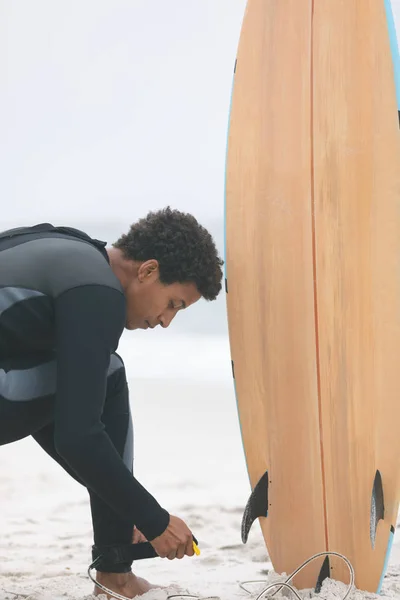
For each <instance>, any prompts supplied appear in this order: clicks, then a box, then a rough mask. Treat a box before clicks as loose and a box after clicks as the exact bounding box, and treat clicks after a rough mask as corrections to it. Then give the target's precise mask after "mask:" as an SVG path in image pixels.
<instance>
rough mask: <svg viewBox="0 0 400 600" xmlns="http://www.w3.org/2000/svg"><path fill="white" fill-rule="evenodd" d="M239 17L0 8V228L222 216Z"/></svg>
mask: <svg viewBox="0 0 400 600" xmlns="http://www.w3.org/2000/svg"><path fill="white" fill-rule="evenodd" d="M392 4H393V9H394V12H395V17H396V24H397V25H398V23H399V17H400V0H392ZM244 10H245V0H35V1H32V0H18V2H17V1H15V0H0V164H1V170H0V199H1V200H0V202H1V223H3V224H5V223H8V222H12V223H14V222H17V223H22V222H24V223H25V222H28V221H31V220H34V221H42V220H55V221H57V222H59V220H62V221H64V222H65V219H68V218H74V219H76V218H77V217H79V218H80V219H83V220H89V221H104V220H108V219H117V220H119V221H125V220H126V219H127V220H128V221H131V220H133V219H135V218H136V217H137V216H141V215H142V214H144V213H145V212H147V210H149V209H152V208H159V207H162V206H165V205H166V204H167V203H170V204H171V205H173V206H175V207H177V208H181V209H184V210H188V211H191V212H194V213H195V214H196V215H197V216H199V217H203V216H205V217H206V218H207V219H209V218H217V219H222V218H223V202H224V198H223V193H224V175H225V150H226V138H227V127H228V118H229V104H230V95H231V84H232V75H233V66H234V61H235V57H236V49H237V45H238V41H239V35H240V28H241V23H242V18H243V14H244ZM65 224H66V223H65ZM0 229H1V227H0Z"/></svg>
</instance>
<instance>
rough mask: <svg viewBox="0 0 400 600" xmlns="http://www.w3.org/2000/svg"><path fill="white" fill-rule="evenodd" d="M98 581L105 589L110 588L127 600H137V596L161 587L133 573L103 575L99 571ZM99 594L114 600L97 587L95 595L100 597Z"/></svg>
mask: <svg viewBox="0 0 400 600" xmlns="http://www.w3.org/2000/svg"><path fill="white" fill-rule="evenodd" d="M96 581H98V582H99V583H101V585H104V587H106V588H108V589H109V590H111V591H113V592H116V593H117V594H120V595H121V596H126V598H135V597H136V596H141V595H142V594H145V593H146V592H148V591H149V590H151V589H155V588H157V587H159V586H156V585H152V584H151V583H149V582H148V581H146V579H142V577H136V575H134V574H133V573H132V572H130V573H103V572H101V571H98V572H97V576H96ZM99 594H105V595H106V596H107V598H108V599H109V600H110V599H111V598H112V596H110V594H106V592H104V591H102V590H101V589H100V588H99V587H97V585H96V586H95V588H94V595H95V596H99Z"/></svg>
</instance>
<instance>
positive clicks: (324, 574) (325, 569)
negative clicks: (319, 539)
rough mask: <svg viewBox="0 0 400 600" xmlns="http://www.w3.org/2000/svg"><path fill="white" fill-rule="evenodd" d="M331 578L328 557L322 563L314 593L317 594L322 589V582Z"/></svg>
mask: <svg viewBox="0 0 400 600" xmlns="http://www.w3.org/2000/svg"><path fill="white" fill-rule="evenodd" d="M330 576H331V564H330V562H329V556H325V559H324V562H323V563H322V567H321V570H320V572H319V575H318V579H317V583H316V585H315V593H316V594H319V593H320V591H321V589H322V584H323V583H324V580H325V579H327V578H328V577H330Z"/></svg>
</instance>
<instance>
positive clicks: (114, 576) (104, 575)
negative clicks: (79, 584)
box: [97, 571, 133, 585]
mask: <svg viewBox="0 0 400 600" xmlns="http://www.w3.org/2000/svg"><path fill="white" fill-rule="evenodd" d="M132 576H133V573H132V571H129V572H128V573H108V572H105V571H97V580H98V581H99V583H101V582H102V581H106V580H107V581H112V582H113V583H115V584H116V585H124V584H125V583H126V582H127V581H129V579H130V578H131V577H132Z"/></svg>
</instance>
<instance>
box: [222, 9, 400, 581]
mask: <svg viewBox="0 0 400 600" xmlns="http://www.w3.org/2000/svg"><path fill="white" fill-rule="evenodd" d="M393 32H394V28H393V23H392V22H391V14H390V4H389V2H388V1H386V0H324V1H319V2H313V0H248V3H247V7H246V12H245V15H244V20H243V25H242V31H241V36H240V41H239V47H238V53H237V62H236V64H235V75H234V84H233V93H232V104H231V112H230V124H229V138H228V147H227V164H226V198H225V202H226V205H225V244H226V248H225V257H226V289H227V312H228V325H229V337H230V347H231V357H232V367H233V373H234V382H235V390H236V397H237V405H238V414H239V419H240V425H241V432H242V440H243V446H244V452H245V456H246V463H247V468H248V473H249V478H250V484H251V489H252V493H251V497H250V499H249V502H248V505H247V507H246V510H245V514H244V518H243V528H242V539H243V541H244V542H245V541H246V540H247V536H248V535H249V530H250V527H251V525H252V523H253V521H254V520H255V519H256V518H259V522H260V525H261V528H262V532H263V536H264V539H265V543H266V546H267V549H268V553H269V556H270V558H271V561H272V564H273V566H274V569H275V570H276V571H277V572H286V573H288V574H289V573H291V572H292V571H294V570H295V569H296V568H297V567H298V566H299V565H300V564H301V563H302V562H303V561H305V560H307V559H308V558H310V556H312V555H314V554H316V553H318V552H324V551H333V552H339V553H341V554H343V555H345V556H346V557H347V558H348V559H349V560H350V561H351V563H352V565H353V567H354V569H355V575H356V585H357V587H359V588H361V589H363V590H368V591H371V592H376V591H377V590H379V589H380V586H381V583H382V577H383V574H384V572H385V568H386V561H387V558H388V556H389V552H390V543H391V540H392V538H393V533H394V527H395V524H396V517H397V511H398V505H399V491H400V436H399V434H398V426H399V422H400V383H399V377H398V373H399V372H400V131H399V118H398V106H397V98H396V85H395V62H396V61H395V54H396V51H397V45H396V40H395V38H394V34H393ZM326 576H329V577H332V578H334V579H338V580H342V581H344V582H348V581H349V575H348V570H347V567H346V566H345V564H344V563H342V562H341V561H340V560H339V559H336V558H334V559H332V557H331V558H329V559H328V560H325V561H324V559H323V558H321V559H318V560H316V561H314V562H313V563H311V564H310V565H308V566H307V567H306V569H304V570H303V571H302V572H301V573H300V574H299V575H298V576H297V577H296V579H295V582H294V583H295V584H296V585H297V586H298V587H299V588H305V587H307V588H308V587H315V586H316V585H317V581H318V580H319V584H320V583H321V581H322V580H323V578H324V577H326Z"/></svg>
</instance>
